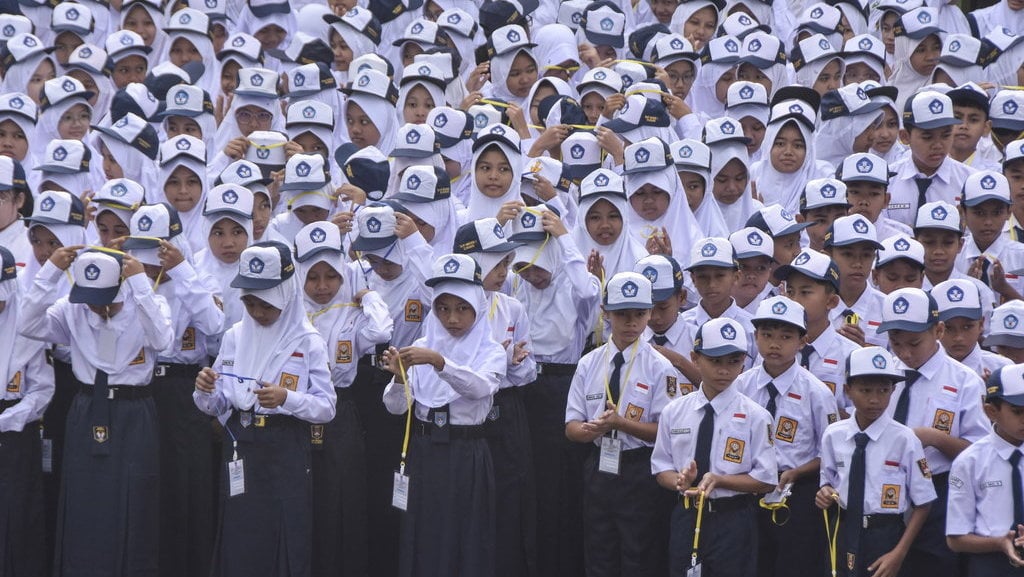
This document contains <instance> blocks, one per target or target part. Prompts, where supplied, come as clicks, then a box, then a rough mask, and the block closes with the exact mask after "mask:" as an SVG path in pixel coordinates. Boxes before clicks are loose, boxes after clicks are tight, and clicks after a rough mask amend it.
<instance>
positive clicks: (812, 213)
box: [780, 204, 846, 262]
mask: <svg viewBox="0 0 1024 577" xmlns="http://www.w3.org/2000/svg"><path fill="white" fill-rule="evenodd" d="M841 216H846V206H845V205H842V204H833V205H831V206H822V207H818V208H812V209H810V210H806V211H804V212H803V213H802V214H800V215H798V216H797V217H796V219H797V221H798V222H809V223H811V226H809V227H807V228H805V229H804V230H805V231H807V238H808V240H810V247H811V248H813V249H814V250H817V251H821V250H822V248H823V247H824V246H825V233H827V232H828V227H830V226H832V223H833V222H835V220H836V219H837V218H839V217H841ZM780 262H781V261H780Z"/></svg>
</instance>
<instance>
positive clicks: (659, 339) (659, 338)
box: [651, 335, 668, 346]
mask: <svg viewBox="0 0 1024 577" xmlns="http://www.w3.org/2000/svg"><path fill="white" fill-rule="evenodd" d="M651 340H652V341H654V344H656V345H660V346H665V345H666V344H667V343H668V337H666V336H665V335H654V338H652V339H651Z"/></svg>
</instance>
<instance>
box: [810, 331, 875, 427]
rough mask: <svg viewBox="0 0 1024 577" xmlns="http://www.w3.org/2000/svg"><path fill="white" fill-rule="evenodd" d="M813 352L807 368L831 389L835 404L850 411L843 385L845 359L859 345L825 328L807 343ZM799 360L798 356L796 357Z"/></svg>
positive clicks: (844, 379)
mask: <svg viewBox="0 0 1024 577" xmlns="http://www.w3.org/2000/svg"><path fill="white" fill-rule="evenodd" d="M809 344H810V345H811V346H812V347H813V348H814V352H813V353H811V358H810V362H809V363H808V367H807V368H808V370H809V371H810V372H811V374H812V375H814V376H815V377H817V378H818V379H819V380H821V382H823V383H825V386H826V387H828V388H829V390H831V391H832V394H833V396H835V398H836V404H837V405H838V406H839V408H840V409H843V410H844V411H846V412H847V413H849V412H850V407H851V406H852V405H851V404H850V400H849V399H847V398H846V392H845V391H844V390H843V387H844V386H845V385H846V359H848V358H850V353H852V352H853V351H855V350H857V349H859V348H860V345H858V344H857V343H855V342H853V341H851V340H850V339H848V338H846V337H844V336H843V335H841V334H839V333H837V332H836V331H835V330H832V328H831V327H829V328H826V329H825V330H824V331H822V332H821V334H820V335H818V338H816V339H814V341H812V342H811V343H809ZM797 360H799V357H797Z"/></svg>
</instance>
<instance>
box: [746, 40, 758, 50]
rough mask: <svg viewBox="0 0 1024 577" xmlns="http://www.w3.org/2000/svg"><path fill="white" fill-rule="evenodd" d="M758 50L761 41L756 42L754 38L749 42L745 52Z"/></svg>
mask: <svg viewBox="0 0 1024 577" xmlns="http://www.w3.org/2000/svg"><path fill="white" fill-rule="evenodd" d="M760 49H761V41H760V40H758V39H757V38H754V39H753V40H751V41H750V44H747V51H748V52H757V51H758V50H760Z"/></svg>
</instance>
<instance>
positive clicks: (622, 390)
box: [565, 338, 676, 451]
mask: <svg viewBox="0 0 1024 577" xmlns="http://www.w3.org/2000/svg"><path fill="white" fill-rule="evenodd" d="M619 352H621V353H622V356H623V358H624V359H625V362H624V363H623V364H622V368H621V369H620V371H619V402H618V413H619V414H620V415H622V416H623V417H625V418H626V419H628V420H630V421H635V422H638V423H656V422H657V421H658V418H659V417H660V416H661V412H662V410H664V408H665V405H667V404H668V401H669V398H668V394H667V390H668V388H669V384H670V383H673V382H674V380H675V379H676V370H675V368H674V367H673V366H672V364H671V363H669V362H668V360H667V359H665V357H663V356H661V354H659V353H658V351H656V350H654V347H652V346H651V345H650V344H649V343H647V341H644V340H643V339H642V338H640V339H638V340H637V341H636V342H635V344H633V345H629V346H628V347H626V349H625V350H623V351H620V350H619V348H618V347H617V346H616V345H615V342H614V341H611V340H609V341H608V342H607V343H605V344H604V345H601V346H600V347H598V348H596V349H594V350H592V351H590V352H589V353H587V354H586V355H585V356H584V357H583V358H582V359H580V363H579V366H578V367H577V368H576V374H575V375H573V377H572V385H571V386H570V388H569V399H568V401H567V402H566V407H565V422H566V423H569V422H570V421H581V422H587V421H590V420H592V419H596V418H598V417H600V416H601V413H604V412H605V410H606V409H607V407H606V401H607V391H606V388H607V383H608V379H609V378H610V377H611V374H612V370H613V368H614V364H613V363H612V359H613V358H614V357H615V354H616V353H619ZM617 434H618V438H619V440H621V441H622V449H623V450H626V451H628V450H629V449H638V448H640V447H650V446H652V445H653V443H651V442H650V441H645V440H643V439H638V438H637V437H634V436H632V435H629V434H626V433H624V432H622V431H619V432H618V433H617ZM600 443H601V440H600V439H595V440H594V444H595V445H599V444H600Z"/></svg>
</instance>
